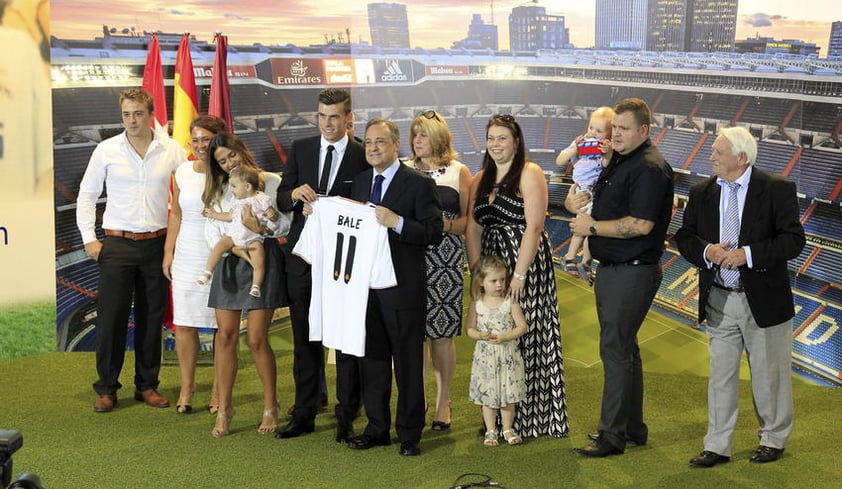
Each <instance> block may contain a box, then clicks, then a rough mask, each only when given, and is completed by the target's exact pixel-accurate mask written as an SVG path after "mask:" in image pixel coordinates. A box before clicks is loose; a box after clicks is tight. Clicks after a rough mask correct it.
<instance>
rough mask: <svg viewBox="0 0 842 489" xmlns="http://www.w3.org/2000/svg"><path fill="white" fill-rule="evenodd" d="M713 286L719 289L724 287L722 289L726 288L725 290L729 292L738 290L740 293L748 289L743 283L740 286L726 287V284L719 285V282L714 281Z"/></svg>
mask: <svg viewBox="0 0 842 489" xmlns="http://www.w3.org/2000/svg"><path fill="white" fill-rule="evenodd" d="M713 286H714V287H716V288H717V289H722V290H725V291H728V292H737V293H740V294H742V293H743V292H745V291H746V288H745V287H743V286H742V285H740V286H738V287H726V286H724V285H719V284H718V283H716V282H714V283H713Z"/></svg>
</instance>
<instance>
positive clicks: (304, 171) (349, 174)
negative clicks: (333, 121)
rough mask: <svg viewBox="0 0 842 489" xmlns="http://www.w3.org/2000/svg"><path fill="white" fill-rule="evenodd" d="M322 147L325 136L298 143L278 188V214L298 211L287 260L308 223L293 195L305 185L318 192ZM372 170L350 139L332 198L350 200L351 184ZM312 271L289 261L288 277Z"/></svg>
mask: <svg viewBox="0 0 842 489" xmlns="http://www.w3.org/2000/svg"><path fill="white" fill-rule="evenodd" d="M320 145H321V136H313V137H309V138H304V139H298V140H296V141H294V142H293V143H292V149H291V150H290V153H289V157H288V158H287V162H286V164H285V165H284V168H283V178H282V179H281V185H280V187H278V210H280V211H294V212H293V219H292V226H291V227H290V231H289V234H288V235H287V240H286V241H287V244H286V245H285V246H283V249H284V253H285V254H286V255H287V256H294V255H291V253H292V249H293V248H294V247H295V244H296V243H297V242H298V238H299V237H300V236H301V230H302V229H303V228H304V220H305V219H304V216H303V215H302V214H301V206H300V205H296V206H293V201H292V198H291V194H292V191H293V189H295V188H296V187H298V186H300V185H303V184H305V183H306V184H309V185H310V187H312V188H313V189H314V190H315V189H317V188H318V187H319V150H320ZM368 168H371V167H370V166H369V165H368V163H366V161H365V150H364V149H363V146H362V145H361V144H360V143H359V142H358V141H357V140H355V139H354V138H349V139H348V146H347V147H346V148H345V154H344V155H343V157H342V162H341V163H340V164H339V170H337V173H336V179H335V180H334V182H333V187H331V188H330V190H329V191H328V195H341V196H342V197H349V196H350V193H351V180H353V179H354V177H355V176H356V175H358V174H359V173H360V172H361V171H364V170H366V169H368ZM296 258H297V257H296ZM308 269H309V268H308V267H307V264H306V263H305V262H304V261H303V260H300V259H292V260H287V263H286V271H287V273H293V274H296V275H301V274H304V273H306V271H307V270H308Z"/></svg>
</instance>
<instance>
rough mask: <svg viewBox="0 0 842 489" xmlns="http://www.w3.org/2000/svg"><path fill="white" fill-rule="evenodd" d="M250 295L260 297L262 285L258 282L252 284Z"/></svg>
mask: <svg viewBox="0 0 842 489" xmlns="http://www.w3.org/2000/svg"><path fill="white" fill-rule="evenodd" d="M249 295H250V296H252V297H260V286H259V285H257V284H251V289H250V290H249Z"/></svg>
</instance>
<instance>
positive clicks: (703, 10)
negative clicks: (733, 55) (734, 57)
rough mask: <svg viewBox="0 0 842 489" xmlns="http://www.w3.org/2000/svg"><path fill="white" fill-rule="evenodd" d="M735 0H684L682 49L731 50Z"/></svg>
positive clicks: (735, 30)
mask: <svg viewBox="0 0 842 489" xmlns="http://www.w3.org/2000/svg"><path fill="white" fill-rule="evenodd" d="M737 3H738V0H688V2H687V29H686V30H685V35H686V38H685V39H686V40H685V42H684V50H685V51H694V52H704V53H712V52H716V51H724V52H730V51H734V42H735V40H736V38H737Z"/></svg>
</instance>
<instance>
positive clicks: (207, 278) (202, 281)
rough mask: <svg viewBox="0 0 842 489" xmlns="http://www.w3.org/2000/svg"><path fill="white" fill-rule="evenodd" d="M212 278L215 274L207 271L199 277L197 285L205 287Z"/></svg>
mask: <svg viewBox="0 0 842 489" xmlns="http://www.w3.org/2000/svg"><path fill="white" fill-rule="evenodd" d="M211 277H213V272H211V271H210V270H205V271H204V272H202V274H201V275H199V278H197V279H196V285H205V284H206V283H208V282H210V279H211Z"/></svg>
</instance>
